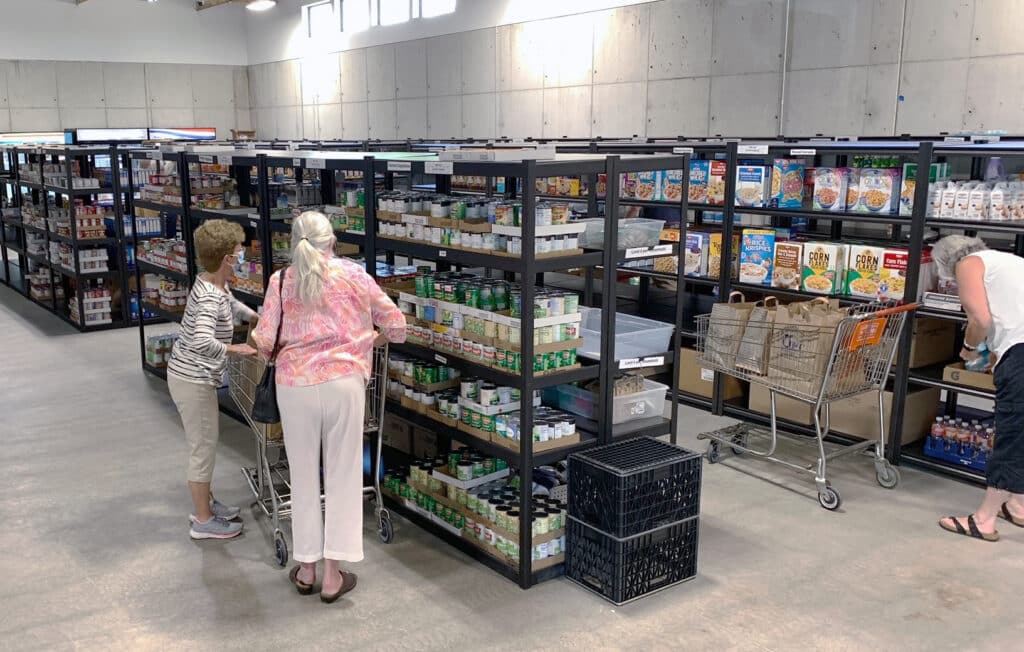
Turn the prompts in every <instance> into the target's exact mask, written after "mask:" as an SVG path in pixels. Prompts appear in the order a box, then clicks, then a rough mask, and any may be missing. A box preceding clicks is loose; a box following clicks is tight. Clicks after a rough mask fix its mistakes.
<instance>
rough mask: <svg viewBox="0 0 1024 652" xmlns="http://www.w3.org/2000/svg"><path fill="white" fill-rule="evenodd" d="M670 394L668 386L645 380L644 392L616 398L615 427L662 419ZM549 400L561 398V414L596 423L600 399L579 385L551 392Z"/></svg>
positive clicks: (559, 404)
mask: <svg viewBox="0 0 1024 652" xmlns="http://www.w3.org/2000/svg"><path fill="white" fill-rule="evenodd" d="M667 391H668V385H662V384H661V383H656V382H654V381H653V380H650V379H644V389H643V391H640V392H636V393H635V394H622V395H621V396H616V397H614V399H613V400H612V425H617V424H620V423H626V422H628V421H632V420H633V419H651V418H653V417H660V416H662V415H663V413H664V412H665V392H667ZM545 396H546V397H548V399H549V402H551V399H552V398H554V397H557V402H558V408H559V409H560V410H565V411H566V412H572V413H573V414H578V415H580V416H581V417H585V418H587V419H594V418H596V416H597V409H598V397H597V395H596V394H594V393H593V392H588V391H587V390H585V389H580V388H579V387H576V386H575V385H559V386H557V387H554V388H552V389H551V390H547V391H546V393H545Z"/></svg>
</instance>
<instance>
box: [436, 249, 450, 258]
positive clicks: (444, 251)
mask: <svg viewBox="0 0 1024 652" xmlns="http://www.w3.org/2000/svg"><path fill="white" fill-rule="evenodd" d="M437 257H438V258H447V257H448V250H447V249H441V250H440V251H438V252H437Z"/></svg>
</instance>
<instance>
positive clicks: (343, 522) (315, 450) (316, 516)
mask: <svg viewBox="0 0 1024 652" xmlns="http://www.w3.org/2000/svg"><path fill="white" fill-rule="evenodd" d="M277 402H278V406H279V408H280V410H281V425H282V427H283V428H284V445H285V450H286V451H287V453H288V466H289V468H290V469H291V482H292V539H293V543H292V546H293V548H294V554H293V556H294V558H295V560H296V561H300V562H306V563H311V562H316V561H319V560H320V559H322V558H324V557H326V558H327V559H335V560H338V561H360V560H362V558H363V413H364V411H365V409H366V384H365V383H364V382H363V379H362V377H361V376H358V375H355V376H344V377H342V378H339V379H337V380H332V381H330V382H327V383H321V384H319V385H310V386H307V387H288V386H286V385H278V386H277ZM321 448H322V449H323V477H324V496H325V498H324V503H325V512H326V514H325V515H324V516H323V517H321V511H320V450H321ZM325 525H326V527H325ZM325 529H326V533H325Z"/></svg>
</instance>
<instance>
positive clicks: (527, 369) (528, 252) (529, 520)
mask: <svg viewBox="0 0 1024 652" xmlns="http://www.w3.org/2000/svg"><path fill="white" fill-rule="evenodd" d="M523 168H524V169H523V175H522V177H520V178H522V180H523V209H522V212H521V215H522V217H521V219H520V224H522V229H523V238H522V242H523V247H522V253H521V254H520V262H521V263H522V265H523V269H522V276H521V282H522V285H523V300H522V310H521V311H520V312H521V314H520V315H519V326H520V333H521V334H522V336H521V337H520V348H521V349H522V355H521V356H520V359H521V360H522V363H521V367H522V374H523V375H522V378H521V379H520V382H521V386H522V400H521V401H520V405H521V406H522V412H521V414H520V431H519V432H520V437H519V446H520V466H519V514H520V518H521V519H522V520H521V521H520V522H521V524H522V525H520V527H519V586H521V587H522V588H524V589H528V588H530V587H531V586H533V491H532V488H533V388H534V382H533V381H534V367H533V321H534V309H533V301H534V297H535V294H536V293H535V291H534V289H535V288H534V279H535V277H536V264H535V263H536V255H535V253H536V252H535V250H534V240H535V236H536V233H537V219H536V215H535V210H534V208H535V204H536V194H537V189H536V181H535V180H536V178H537V161H535V160H533V159H527V160H526V161H524V163H523Z"/></svg>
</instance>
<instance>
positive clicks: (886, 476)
mask: <svg viewBox="0 0 1024 652" xmlns="http://www.w3.org/2000/svg"><path fill="white" fill-rule="evenodd" d="M875 478H877V479H878V484H879V485H881V486H882V487H884V488H886V489H895V488H896V486H897V485H899V483H900V470H899V469H897V468H896V467H895V466H893V465H892V464H890V463H889V461H888V460H885V461H884V462H881V463H879V464H877V465H876V466H875Z"/></svg>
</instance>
